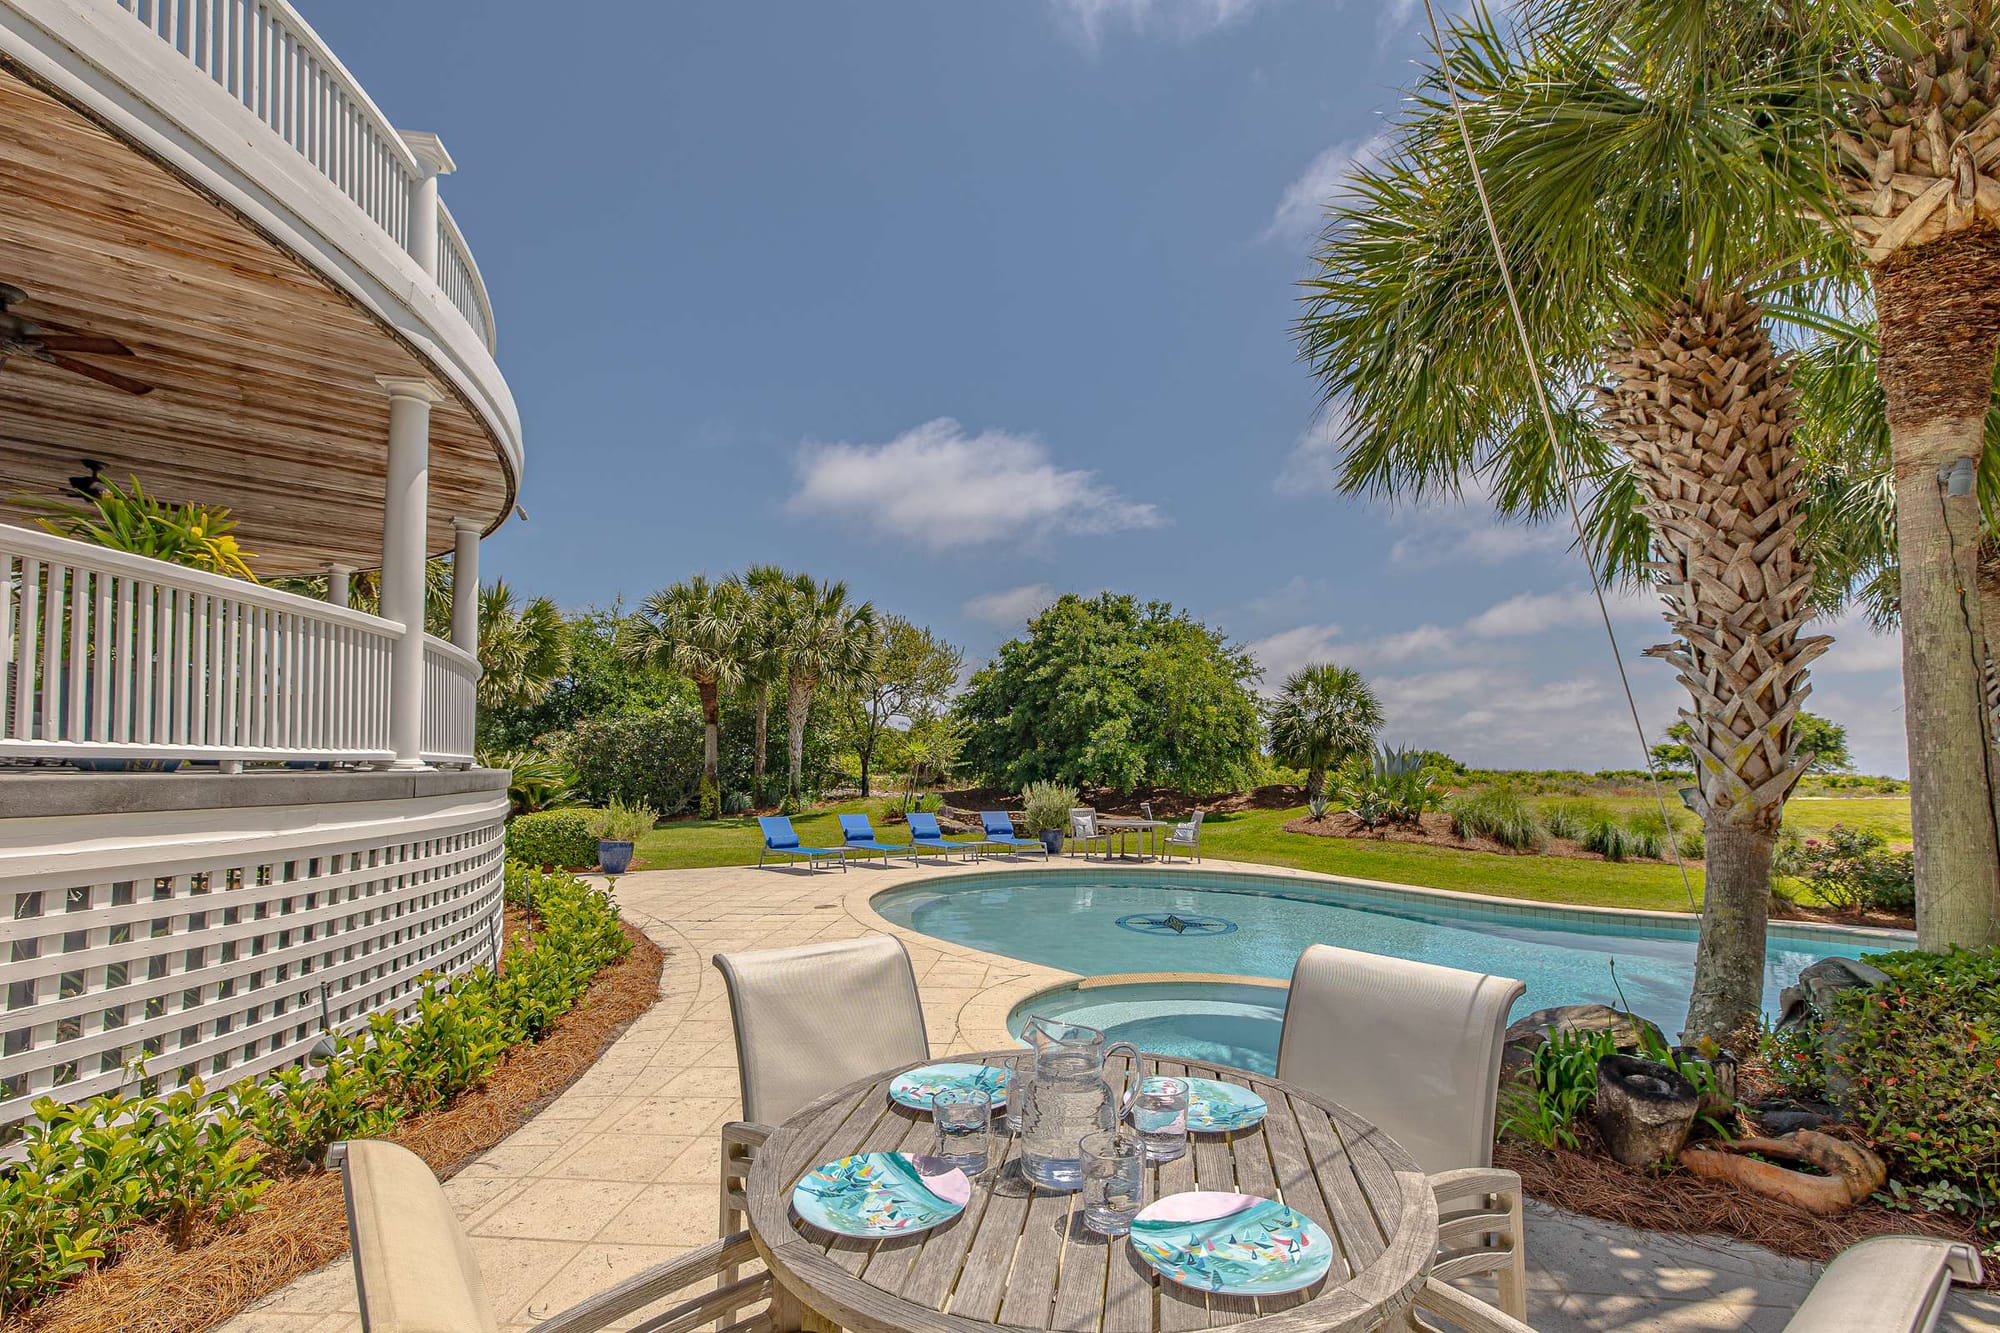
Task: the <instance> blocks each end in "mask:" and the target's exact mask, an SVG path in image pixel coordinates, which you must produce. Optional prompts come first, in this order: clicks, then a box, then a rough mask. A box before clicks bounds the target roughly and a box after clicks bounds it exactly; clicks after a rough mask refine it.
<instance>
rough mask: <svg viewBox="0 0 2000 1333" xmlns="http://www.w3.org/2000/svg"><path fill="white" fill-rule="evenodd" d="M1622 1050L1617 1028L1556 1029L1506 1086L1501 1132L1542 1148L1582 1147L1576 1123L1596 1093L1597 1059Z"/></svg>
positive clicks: (1501, 1116)
mask: <svg viewBox="0 0 2000 1333" xmlns="http://www.w3.org/2000/svg"><path fill="white" fill-rule="evenodd" d="M1617 1053H1618V1037H1617V1034H1616V1033H1613V1032H1592V1033H1564V1032H1556V1033H1553V1034H1551V1035H1550V1037H1549V1039H1548V1040H1547V1041H1545V1042H1543V1043H1542V1044H1541V1045H1540V1046H1539V1047H1537V1048H1536V1050H1535V1055H1534V1059H1533V1060H1532V1061H1531V1062H1530V1063H1529V1065H1528V1068H1527V1071H1526V1073H1525V1075H1524V1077H1523V1079H1522V1080H1521V1081H1519V1082H1517V1083H1516V1084H1514V1085H1512V1086H1510V1087H1509V1088H1507V1089H1506V1090H1505V1095H1503V1097H1502V1098H1501V1105H1500V1115H1499V1132H1500V1134H1501V1135H1502V1136H1503V1137H1513V1138H1519V1139H1525V1140H1527V1141H1528V1142H1529V1143H1533V1144H1535V1145H1537V1146H1538V1147H1542V1148H1556V1147H1563V1148H1571V1149H1574V1148H1575V1147H1577V1145H1578V1143H1579V1141H1580V1140H1579V1139H1578V1137H1577V1124H1578V1122H1580V1121H1581V1120H1582V1119H1583V1117H1584V1115H1585V1114H1586V1113H1588V1111H1589V1109H1590V1102H1591V1099H1592V1098H1593V1097H1595V1096H1596V1095H1597V1062H1598V1061H1599V1060H1600V1059H1602V1058H1603V1057H1605V1056H1607V1055H1616V1054H1617Z"/></svg>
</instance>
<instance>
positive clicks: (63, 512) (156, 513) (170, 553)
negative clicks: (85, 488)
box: [22, 477, 257, 583]
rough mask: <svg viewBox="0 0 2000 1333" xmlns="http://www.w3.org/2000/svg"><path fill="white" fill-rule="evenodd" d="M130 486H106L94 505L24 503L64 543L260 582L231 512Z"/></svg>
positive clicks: (44, 500) (45, 500)
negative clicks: (238, 538) (164, 497)
mask: <svg viewBox="0 0 2000 1333" xmlns="http://www.w3.org/2000/svg"><path fill="white" fill-rule="evenodd" d="M130 480H131V486H130V488H129V489H127V488H124V487H121V486H119V485H118V483H117V482H114V481H108V480H107V481H101V482H100V483H99V489H98V493H97V494H96V495H95V496H93V497H92V498H90V499H88V500H82V501H77V502H71V501H68V500H52V499H48V498H46V497H35V496H30V497H22V503H23V504H25V505H26V506H27V507H29V508H31V509H34V510H36V511H38V513H39V514H40V517H38V518H37V519H36V520H35V522H36V523H37V524H39V525H40V526H41V528H42V529H43V530H44V531H46V532H50V533H53V534H54V535H56V536H58V537H68V538H70V539H71V540H73V541H83V542H90V543H91V544H93V545H96V546H102V547H105V548H106V549H108V550H113V551H125V552H128V553H130V554H132V555H143V556H147V557H150V558H151V559H154V560H164V561H166V562H168V563H169V564H175V565H181V566H183V567H185V568H188V569H203V570H207V571H208V572H209V573H211V574H225V575H228V576H229V577H230V578H238V579H247V580H249V581H250V582H252V583H255V582H256V581H257V576H256V575H255V574H252V573H251V572H250V566H249V565H248V564H247V563H246V562H245V556H244V553H243V551H242V549H241V548H240V547H238V546H237V544H236V538H235V537H234V536H232V535H231V533H232V532H233V531H234V530H235V527H236V520H235V519H233V518H231V517H230V515H229V511H228V510H227V509H224V508H222V507H221V506H219V505H202V504H174V503H172V502H170V501H167V500H162V499H160V498H159V497H158V496H155V495H151V494H148V493H147V491H146V489H145V487H143V486H141V485H140V484H139V479H138V478H137V477H133V478H131V479H130Z"/></svg>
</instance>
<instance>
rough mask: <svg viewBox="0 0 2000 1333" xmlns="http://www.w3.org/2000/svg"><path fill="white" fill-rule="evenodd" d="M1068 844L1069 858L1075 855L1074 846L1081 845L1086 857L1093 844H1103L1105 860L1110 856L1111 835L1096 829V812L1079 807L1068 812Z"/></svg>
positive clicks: (1085, 807)
mask: <svg viewBox="0 0 2000 1333" xmlns="http://www.w3.org/2000/svg"><path fill="white" fill-rule="evenodd" d="M1069 842H1070V848H1071V851H1070V855H1071V856H1074V855H1076V851H1075V847H1076V844H1078V843H1082V844H1083V854H1084V856H1085V857H1088V856H1089V855H1090V844H1091V843H1093V842H1101V843H1103V844H1104V855H1105V856H1106V857H1107V858H1108V857H1109V856H1110V855H1111V835H1110V834H1109V833H1106V832H1105V831H1104V830H1103V829H1101V828H1099V827H1097V811H1095V810H1092V809H1090V808H1089V807H1087V806H1079V807H1077V808H1076V809H1074V810H1071V811H1070V812H1069Z"/></svg>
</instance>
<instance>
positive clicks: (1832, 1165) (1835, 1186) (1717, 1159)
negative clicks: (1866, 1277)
mask: <svg viewBox="0 0 2000 1333" xmlns="http://www.w3.org/2000/svg"><path fill="white" fill-rule="evenodd" d="M1742 1153H1757V1154H1758V1155H1759V1156H1762V1157H1775V1158H1778V1159H1779V1161H1785V1162H1805V1163H1807V1164H1809V1165H1811V1166H1815V1167H1818V1168H1819V1170H1820V1171H1821V1172H1824V1173H1825V1174H1823V1175H1821V1174H1808V1173H1807V1172H1804V1171H1794V1170H1792V1169H1791V1168H1789V1167H1784V1166H1779V1165H1778V1164H1777V1163H1776V1162H1760V1161H1757V1160H1756V1159H1754V1158H1750V1157H1744V1156H1740V1155H1739V1154H1742ZM1681 1165H1682V1166H1685V1167H1686V1168H1687V1169H1688V1170H1690V1171H1692V1172H1694V1174H1696V1175H1698V1176H1700V1177H1702V1178H1703V1179H1704V1180H1720V1181H1726V1182H1728V1183H1730V1184H1733V1185H1736V1186H1739V1187H1741V1188H1742V1189H1745V1190H1748V1191H1749V1192H1750V1193H1752V1194H1762V1195H1766V1196H1768V1197H1770V1198H1773V1199H1783V1200H1784V1201H1785V1202H1786V1203H1790V1204H1796V1205H1797V1206H1798V1207H1800V1208H1804V1209H1806V1210H1807V1211H1809V1212H1813V1213H1818V1214H1820V1215H1821V1216H1828V1215H1831V1214H1834V1213H1844V1212H1846V1211H1847V1210H1848V1209H1850V1208H1852V1207H1854V1206H1855V1205H1856V1204H1858V1203H1860V1202H1861V1201H1862V1200H1863V1199H1866V1198H1867V1197H1868V1196H1869V1195H1871V1194H1873V1193H1874V1192H1875V1191H1876V1190H1878V1189H1881V1188H1882V1183H1883V1182H1884V1181H1886V1180H1887V1179H1888V1178H1889V1171H1888V1168H1887V1167H1885V1166H1884V1165H1883V1164H1882V1159H1881V1158H1879V1157H1877V1156H1876V1155H1875V1154H1874V1153H1872V1152H1870V1151H1868V1149H1866V1148H1864V1147H1862V1146H1861V1145H1860V1144H1858V1143H1853V1142H1850V1141H1848V1140H1846V1139H1836V1138H1834V1137H1833V1136H1832V1135H1830V1134H1816V1133H1814V1132H1813V1131H1811V1130H1806V1129H1802V1130H1799V1131H1798V1132H1797V1133H1795V1134H1793V1135H1791V1136H1790V1137H1789V1138H1782V1139H1735V1140H1732V1141H1729V1142H1726V1143H1720V1144H1717V1145H1715V1146H1714V1147H1712V1148H1690V1149H1689V1150H1688V1151H1687V1152H1684V1153H1682V1154H1681Z"/></svg>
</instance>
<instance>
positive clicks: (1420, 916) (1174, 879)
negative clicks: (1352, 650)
mask: <svg viewBox="0 0 2000 1333" xmlns="http://www.w3.org/2000/svg"><path fill="white" fill-rule="evenodd" d="M873 906H874V908H875V910H876V911H877V912H879V913H880V914H881V915H882V916H884V917H886V918H887V919H888V920H890V921H893V922H895V923H896V924H897V925H900V926H905V927H908V928H909V929H911V930H915V931H918V932H920V933H922V934H925V935H930V936H934V937H936V938H938V939H945V940H950V941H952V942H953V943H956V944H963V945H967V946H970V947H972V948H975V949H981V950H984V951H986V952H988V953H995V954H1001V955H1003V956H1005V957H1008V958H1018V959H1021V960H1023V961H1024V962H1030V963H1039V964H1042V965H1043V966H1045V967H1054V968H1060V969H1062V970H1063V971H1066V972H1074V973H1077V974H1079V975H1081V976H1086V977H1098V976H1109V975H1113V974H1117V973H1128V972H1207V973H1215V974H1221V975H1226V976H1242V977H1271V978H1276V979H1279V980H1285V979H1289V978H1290V976H1291V974H1292V964H1293V963H1294V962H1296V961H1297V960H1298V956H1299V952H1300V951H1301V950H1302V949H1304V948H1305V946H1306V945H1308V944H1314V943H1322V942H1323V943H1327V944H1335V945H1339V946H1341V947H1342V948H1347V949H1360V950H1364V951H1366V952H1369V953H1379V954H1388V955H1391V956H1394V957H1398V958H1411V959H1417V960H1420V961H1423V962H1429V963H1440V964H1443V965H1445V966H1447V967H1458V968H1465V969H1468V970H1470V971H1474V972H1489V973H1495V974H1498V975H1501V976H1509V977H1516V978H1518V979H1519V980H1521V981H1523V982H1525V983H1527V987H1528V993H1527V995H1526V996H1525V997H1524V998H1523V999H1521V1000H1520V1001H1518V1002H1517V1003H1516V1005H1515V1016H1516V1017H1519V1016H1520V1015H1521V1014H1525V1013H1528V1012H1530V1011H1532V1010H1535V1009H1544V1008H1547V1007H1549V1006H1551V1005H1559V1004H1588V1003H1598V1004H1609V1005H1615V1006H1617V1007H1619V1008H1625V1009H1630V1010H1632V1011H1633V1012H1635V1013H1638V1014H1641V1015H1643V1016H1644V1017H1646V1018H1649V1019H1651V1020H1652V1021H1653V1022H1655V1023H1657V1024H1659V1025H1660V1028H1661V1030H1663V1031H1664V1032H1666V1033H1667V1034H1668V1035H1669V1036H1672V1035H1674V1034H1675V1033H1677V1032H1679V1031H1680V1028H1681V1025H1682V1023H1683V1022H1684V1021H1685V1020H1686V1017H1687V1002H1688V994H1689V991H1690V989H1691V988H1692V986H1693V983H1694V950H1695V936H1696V931H1695V927H1694V925H1693V924H1692V923H1688V924H1685V925H1683V924H1681V923H1679V922H1674V921H1665V922H1662V921H1656V920H1653V919H1650V918H1646V917H1641V916H1636V915H1628V914H1620V913H1590V912H1579V911H1570V910H1565V909H1562V908H1538V907H1528V906H1516V905H1511V904H1505V903H1492V904H1486V903H1468V902H1465V901H1463V900H1462V899H1456V898H1443V897H1432V896H1430V895H1426V894H1418V893H1404V892H1396V891H1394V890H1385V889H1376V888H1371V887H1369V886H1365V885H1359V884H1353V885H1349V884H1343V883H1339V882H1327V883H1325V884H1323V885H1322V884H1321V883H1320V882H1311V883H1302V882H1300V881H1298V880H1293V879H1279V878H1276V877H1269V878H1267V877H1263V876H1256V875H1234V874H1231V875H1223V874H1217V873H1214V872H1205V871H1200V870H1152V869H1148V870H1145V871H1136V872H1129V873H1119V872H1112V873H1109V874H1107V873H1105V872H1102V871H1096V872H1092V871H1081V870H1077V871H1037V872H1026V873H1017V874H1008V875H1005V876H992V877H989V878H985V879H971V880H960V881H958V882H957V883H954V884H949V885H942V886H939V887H936V888H932V887H927V886H923V885H910V886H908V887H905V888H899V889H890V890H887V891H885V892H883V893H880V894H877V895H876V896H875V898H874V900H873ZM1907 947H1910V942H1909V941H1908V940H1907V939H1905V938H1898V937H1897V936H1895V935H1886V934H1885V937H1884V939H1883V942H1882V943H1881V944H1879V945H1878V944H1876V943H1875V942H1874V941H1873V940H1872V939H1869V938H1866V937H1861V936H1856V935H1851V934H1843V933H1842V932H1839V931H1830V930H1816V929H1814V928H1812V927H1791V926H1781V925H1776V924H1774V925H1773V926H1772V928H1771V932H1770V937H1769V942H1768V944H1767V946H1766V957H1765V968H1764V1008H1765V1011H1766V1012H1767V1013H1771V1014H1774V1015H1775V1013H1776V1011H1777V1004H1778V993H1779V991H1781V990H1782V989H1783V988H1784V987H1786V986H1789V985H1791V984H1792V983H1793V982H1794V981H1796V980H1797V979H1798V974H1799V972H1800V971H1801V970H1802V969H1803V968H1805V967H1806V966H1807V965H1808V964H1811V963H1813V962H1816V961H1817V960H1819V959H1821V958H1826V957H1831V956H1834V955H1840V956H1843V957H1849V958H1855V957H1860V956H1862V955H1863V954H1866V953H1872V952H1879V951H1880V950H1881V949H1884V948H1907ZM1614 968H1615V974H1614ZM1621 997H1622V998H1621ZM1093 1026H1099V1025H1096V1024H1093ZM1153 1049H1156V1050H1157V1049H1160V1048H1159V1047H1158V1046H1155V1047H1154V1048H1153Z"/></svg>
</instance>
